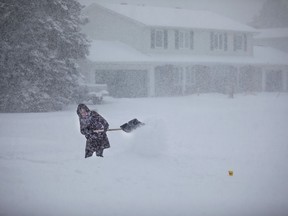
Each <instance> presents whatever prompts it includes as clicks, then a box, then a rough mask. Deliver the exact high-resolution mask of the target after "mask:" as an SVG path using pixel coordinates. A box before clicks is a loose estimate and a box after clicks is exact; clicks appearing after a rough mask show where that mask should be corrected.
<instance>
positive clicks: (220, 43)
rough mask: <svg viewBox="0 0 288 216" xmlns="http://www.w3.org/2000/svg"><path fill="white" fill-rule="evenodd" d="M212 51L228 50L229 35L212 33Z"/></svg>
mask: <svg viewBox="0 0 288 216" xmlns="http://www.w3.org/2000/svg"><path fill="white" fill-rule="evenodd" d="M210 50H212V51H213V50H224V51H227V50H228V39H227V33H222V32H211V33H210Z"/></svg>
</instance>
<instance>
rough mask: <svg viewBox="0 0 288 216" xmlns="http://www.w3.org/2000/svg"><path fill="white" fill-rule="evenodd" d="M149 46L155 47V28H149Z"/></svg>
mask: <svg viewBox="0 0 288 216" xmlns="http://www.w3.org/2000/svg"><path fill="white" fill-rule="evenodd" d="M151 48H152V49H155V29H151Z"/></svg>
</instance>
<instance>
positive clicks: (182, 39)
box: [175, 30, 194, 49]
mask: <svg viewBox="0 0 288 216" xmlns="http://www.w3.org/2000/svg"><path fill="white" fill-rule="evenodd" d="M193 46H194V32H193V31H187V30H181V31H180V30H175V48H176V49H193Z"/></svg>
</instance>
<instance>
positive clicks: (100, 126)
mask: <svg viewBox="0 0 288 216" xmlns="http://www.w3.org/2000/svg"><path fill="white" fill-rule="evenodd" d="M93 116H94V119H95V121H94V125H95V129H94V130H93V131H94V132H95V133H102V132H106V131H107V130H108V128H109V123H108V122H107V121H106V119H104V118H103V117H102V116H101V115H100V114H99V113H96V112H95V113H93Z"/></svg>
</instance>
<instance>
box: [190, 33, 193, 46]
mask: <svg viewBox="0 0 288 216" xmlns="http://www.w3.org/2000/svg"><path fill="white" fill-rule="evenodd" d="M190 49H194V32H193V31H190Z"/></svg>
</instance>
